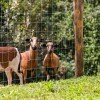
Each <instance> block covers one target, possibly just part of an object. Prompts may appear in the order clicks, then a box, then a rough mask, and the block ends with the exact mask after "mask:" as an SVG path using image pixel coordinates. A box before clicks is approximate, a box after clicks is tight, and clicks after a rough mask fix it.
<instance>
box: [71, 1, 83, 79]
mask: <svg viewBox="0 0 100 100" xmlns="http://www.w3.org/2000/svg"><path fill="white" fill-rule="evenodd" d="M73 9H74V34H75V77H79V76H82V75H83V72H84V67H83V10H84V0H73Z"/></svg>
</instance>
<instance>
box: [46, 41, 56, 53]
mask: <svg viewBox="0 0 100 100" xmlns="http://www.w3.org/2000/svg"><path fill="white" fill-rule="evenodd" d="M46 47H47V52H48V53H52V52H53V51H54V44H53V42H48V43H47V44H46Z"/></svg>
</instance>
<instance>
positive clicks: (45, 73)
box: [44, 69, 50, 80]
mask: <svg viewBox="0 0 100 100" xmlns="http://www.w3.org/2000/svg"><path fill="white" fill-rule="evenodd" d="M44 75H46V76H47V80H50V75H49V73H48V72H47V71H46V69H44Z"/></svg>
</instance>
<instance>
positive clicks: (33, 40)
mask: <svg viewBox="0 0 100 100" xmlns="http://www.w3.org/2000/svg"><path fill="white" fill-rule="evenodd" d="M26 41H27V42H28V43H30V46H31V48H32V49H33V50H36V49H37V48H38V42H42V41H43V39H38V38H37V37H32V38H30V39H26Z"/></svg>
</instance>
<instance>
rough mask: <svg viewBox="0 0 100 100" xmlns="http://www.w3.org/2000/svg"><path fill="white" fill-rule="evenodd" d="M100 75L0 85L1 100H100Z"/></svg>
mask: <svg viewBox="0 0 100 100" xmlns="http://www.w3.org/2000/svg"><path fill="white" fill-rule="evenodd" d="M99 98H100V76H91V77H88V76H83V77H80V78H77V79H75V78H72V79H66V80H59V81H54V80H52V81H42V82H38V83H30V84H26V85H23V86H20V85H12V86H3V85H0V100H14V99H16V100H23V99H25V100H26V99H27V100H30V99H32V100H99Z"/></svg>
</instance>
